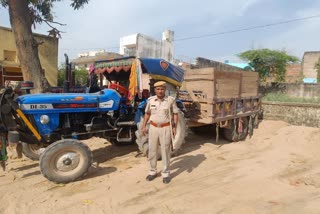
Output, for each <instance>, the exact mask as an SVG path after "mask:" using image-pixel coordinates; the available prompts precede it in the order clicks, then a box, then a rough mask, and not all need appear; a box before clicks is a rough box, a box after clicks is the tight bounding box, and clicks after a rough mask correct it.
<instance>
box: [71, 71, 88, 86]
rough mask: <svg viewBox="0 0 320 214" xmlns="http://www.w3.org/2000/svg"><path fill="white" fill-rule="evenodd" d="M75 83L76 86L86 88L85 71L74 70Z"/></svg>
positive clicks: (86, 72)
mask: <svg viewBox="0 0 320 214" xmlns="http://www.w3.org/2000/svg"><path fill="white" fill-rule="evenodd" d="M74 72H75V83H76V86H80V85H81V86H86V84H87V80H88V76H89V74H88V71H87V70H86V69H81V70H75V71H74Z"/></svg>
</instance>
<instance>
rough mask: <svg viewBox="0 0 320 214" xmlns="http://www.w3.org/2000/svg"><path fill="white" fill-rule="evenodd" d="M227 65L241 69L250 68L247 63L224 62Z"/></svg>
mask: <svg viewBox="0 0 320 214" xmlns="http://www.w3.org/2000/svg"><path fill="white" fill-rule="evenodd" d="M226 64H228V65H232V66H235V67H238V68H241V69H247V68H252V67H251V66H250V65H249V63H236V62H226Z"/></svg>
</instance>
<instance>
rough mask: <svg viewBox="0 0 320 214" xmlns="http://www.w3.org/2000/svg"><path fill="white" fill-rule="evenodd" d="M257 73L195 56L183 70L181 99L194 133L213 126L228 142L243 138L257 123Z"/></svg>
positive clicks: (259, 107) (259, 110)
mask: <svg viewBox="0 0 320 214" xmlns="http://www.w3.org/2000/svg"><path fill="white" fill-rule="evenodd" d="M258 85H259V76H258V73H257V72H253V71H244V70H241V69H239V68H236V67H233V66H229V65H226V64H223V63H220V62H214V61H211V60H206V59H202V58H198V62H197V64H196V65H191V66H189V68H188V69H187V70H186V73H185V77H184V85H183V87H182V88H183V90H182V91H180V99H181V100H182V101H183V103H184V105H185V108H186V109H187V112H188V115H189V121H188V126H189V128H190V129H191V130H192V131H194V132H195V133H200V132H204V131H205V130H206V128H207V127H212V125H214V126H216V128H217V132H216V134H217V136H218V135H219V128H222V133H223V135H224V137H225V138H226V139H227V140H228V141H233V142H235V141H241V140H244V139H245V138H246V137H247V135H248V133H249V134H250V135H252V134H253V128H254V127H257V125H258V115H259V114H260V113H261V111H262V110H261V97H260V96H259V94H258Z"/></svg>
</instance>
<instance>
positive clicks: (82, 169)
mask: <svg viewBox="0 0 320 214" xmlns="http://www.w3.org/2000/svg"><path fill="white" fill-rule="evenodd" d="M92 159H93V158H92V152H91V150H90V149H89V147H88V146H87V145H86V144H83V143H81V142H80V141H78V140H75V139H63V140H59V141H57V142H55V143H53V144H51V145H49V146H48V147H47V148H46V149H45V150H44V152H43V153H42V154H41V156H40V171H41V173H42V175H43V176H44V177H46V178H47V179H48V180H50V181H52V182H55V183H69V182H72V181H75V180H78V179H80V178H81V177H83V176H85V175H86V174H87V172H88V170H89V168H90V166H91V164H92Z"/></svg>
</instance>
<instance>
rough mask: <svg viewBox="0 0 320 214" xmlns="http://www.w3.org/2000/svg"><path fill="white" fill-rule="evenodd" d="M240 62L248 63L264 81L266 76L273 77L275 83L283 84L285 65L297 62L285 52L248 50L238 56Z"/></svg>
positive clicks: (296, 59)
mask: <svg viewBox="0 0 320 214" xmlns="http://www.w3.org/2000/svg"><path fill="white" fill-rule="evenodd" d="M239 57H240V58H241V59H242V60H246V61H249V64H250V65H251V66H252V67H253V68H254V69H255V71H256V72H258V73H259V76H260V78H261V79H262V80H263V81H264V80H265V79H266V77H267V76H269V75H274V76H275V81H276V82H284V81H285V74H286V65H287V64H288V63H293V62H298V61H299V59H298V58H297V57H295V56H291V55H288V54H287V53H286V52H285V51H277V50H270V49H260V50H249V51H245V52H242V53H240V54H239Z"/></svg>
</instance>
